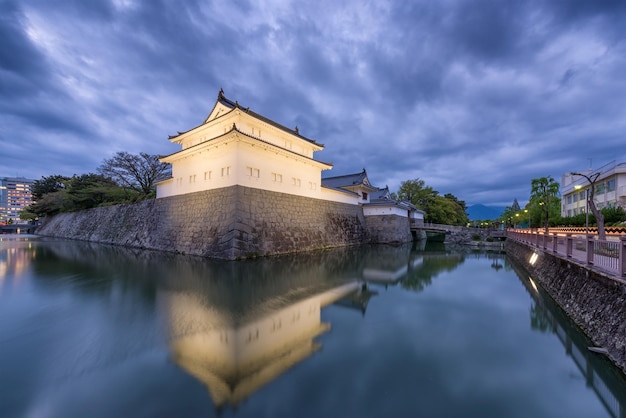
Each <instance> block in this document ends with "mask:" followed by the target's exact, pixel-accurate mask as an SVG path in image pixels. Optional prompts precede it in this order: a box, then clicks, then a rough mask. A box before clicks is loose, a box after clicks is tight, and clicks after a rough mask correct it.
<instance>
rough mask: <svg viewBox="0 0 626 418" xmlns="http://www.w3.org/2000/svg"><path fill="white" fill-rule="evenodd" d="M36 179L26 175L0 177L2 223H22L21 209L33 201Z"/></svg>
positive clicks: (0, 215) (0, 214) (0, 217)
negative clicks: (28, 177) (33, 187)
mask: <svg viewBox="0 0 626 418" xmlns="http://www.w3.org/2000/svg"><path fill="white" fill-rule="evenodd" d="M34 182H35V180H31V179H27V178H24V177H2V178H0V223H6V222H9V220H11V221H12V222H13V223H20V222H21V221H20V211H21V210H22V209H24V208H25V207H26V206H29V205H30V204H31V203H33V198H32V193H31V188H32V186H33V183H34Z"/></svg>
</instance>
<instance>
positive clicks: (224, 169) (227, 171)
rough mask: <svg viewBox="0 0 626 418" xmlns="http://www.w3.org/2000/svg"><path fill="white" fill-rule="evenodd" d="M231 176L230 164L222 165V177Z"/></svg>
mask: <svg viewBox="0 0 626 418" xmlns="http://www.w3.org/2000/svg"><path fill="white" fill-rule="evenodd" d="M227 176H230V166H228V167H222V177H227Z"/></svg>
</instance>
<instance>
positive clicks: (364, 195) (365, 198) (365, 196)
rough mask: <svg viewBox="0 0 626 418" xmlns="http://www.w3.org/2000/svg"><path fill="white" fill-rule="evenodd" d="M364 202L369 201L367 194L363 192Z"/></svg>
mask: <svg viewBox="0 0 626 418" xmlns="http://www.w3.org/2000/svg"><path fill="white" fill-rule="evenodd" d="M363 200H367V193H365V192H363Z"/></svg>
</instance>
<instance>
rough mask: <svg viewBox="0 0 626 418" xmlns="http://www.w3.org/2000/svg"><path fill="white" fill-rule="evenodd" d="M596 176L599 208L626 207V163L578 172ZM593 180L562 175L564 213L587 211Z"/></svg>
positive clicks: (566, 214) (562, 206)
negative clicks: (590, 182) (588, 196)
mask: <svg viewBox="0 0 626 418" xmlns="http://www.w3.org/2000/svg"><path fill="white" fill-rule="evenodd" d="M578 173H580V174H584V175H585V176H587V177H589V178H590V179H592V180H593V179H594V178H595V182H594V184H595V195H594V202H595V204H596V207H597V208H598V209H603V208H606V207H617V206H621V207H622V208H624V209H626V163H619V164H616V163H615V162H612V163H609V164H606V165H604V166H602V167H600V168H599V169H596V170H585V171H578ZM589 187H590V184H589V181H588V180H587V179H586V178H585V177H584V176H580V175H573V174H572V173H567V174H564V175H563V177H562V178H561V196H562V197H561V216H564V217H565V216H567V217H569V216H576V215H579V214H581V213H586V212H587V211H588V210H589V209H588V208H587V193H588V190H589Z"/></svg>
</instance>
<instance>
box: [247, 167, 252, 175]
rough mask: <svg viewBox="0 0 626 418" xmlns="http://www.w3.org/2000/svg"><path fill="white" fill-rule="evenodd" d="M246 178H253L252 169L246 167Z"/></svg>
mask: <svg viewBox="0 0 626 418" xmlns="http://www.w3.org/2000/svg"><path fill="white" fill-rule="evenodd" d="M246 176H250V177H252V167H246Z"/></svg>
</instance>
